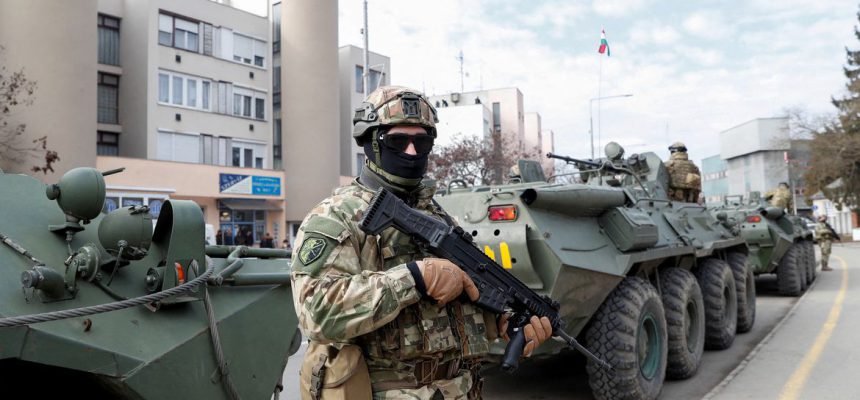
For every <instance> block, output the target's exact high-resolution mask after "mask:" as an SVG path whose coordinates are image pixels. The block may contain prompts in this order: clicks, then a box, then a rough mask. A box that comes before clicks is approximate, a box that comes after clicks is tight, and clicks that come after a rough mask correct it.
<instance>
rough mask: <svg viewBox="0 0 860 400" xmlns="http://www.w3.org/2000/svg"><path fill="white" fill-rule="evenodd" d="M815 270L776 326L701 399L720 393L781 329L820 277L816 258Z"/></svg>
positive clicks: (707, 399) (708, 398) (711, 397)
mask: <svg viewBox="0 0 860 400" xmlns="http://www.w3.org/2000/svg"><path fill="white" fill-rule="evenodd" d="M815 272H816V279H815V280H814V281H813V282H812V284H811V285H809V287H807V288H806V291H805V292H803V295H802V296H800V297H799V298H798V299H797V301H796V302H795V303H794V305H793V306H791V310H789V311H788V312H787V313H786V314H785V315H784V316H783V317H782V319H780V320H779V322H778V323H777V324H776V326H774V327H773V329H771V330H770V332H769V333H768V334H767V336H765V337H764V339H762V340H761V342H759V343H758V344H757V345H756V346H755V347H754V348H753V349H752V351H750V352H749V354H747V356H746V357H744V359H743V361H741V363H740V364H738V366H737V367H735V369H733V370H732V372H729V374H728V375H726V377H725V378H723V380H722V381H720V383H718V384H717V386H714V388H713V389H711V391H709V392H708V393H706V394H705V395H704V396H703V397H702V400H710V399H713V398H714V396H716V395H718V394H720V392H721V391H722V390H723V389H724V388H725V387H726V386H728V384H729V383H731V381H732V380H733V379H735V377H736V376H738V374H740V373H741V372H743V370H744V369H746V367H747V365H749V363H750V361H752V360H753V359H754V358H755V357H756V355H758V353H759V351H761V349H762V348H763V347H764V346H765V345H766V344H768V343H769V342H770V340H771V339H772V338H773V335H774V334H776V332H778V331H779V330H780V329H782V327H783V325H785V323H786V321H788V319H789V318H791V316H792V315H794V313H795V311H797V308H798V307H799V306H800V304H801V303H803V300H804V299H806V295H807V294H809V292H811V291H812V289H813V288H815V285H817V284H818V278H819V277H820V276H819V275H820V273H821V270H820V269H819V265H818V262H817V260H816V264H815Z"/></svg>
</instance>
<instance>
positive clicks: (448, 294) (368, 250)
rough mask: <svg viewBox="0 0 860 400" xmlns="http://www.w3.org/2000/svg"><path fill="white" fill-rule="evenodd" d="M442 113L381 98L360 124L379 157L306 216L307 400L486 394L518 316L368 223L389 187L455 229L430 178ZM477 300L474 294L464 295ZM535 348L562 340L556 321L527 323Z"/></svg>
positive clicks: (300, 290) (296, 280)
mask: <svg viewBox="0 0 860 400" xmlns="http://www.w3.org/2000/svg"><path fill="white" fill-rule="evenodd" d="M436 122H437V119H436V110H435V109H434V108H433V107H432V106H431V105H430V104H429V103H428V102H427V100H426V99H425V98H424V96H423V95H421V94H420V93H418V92H416V91H413V90H410V89H407V88H404V87H398V86H385V87H380V88H379V89H377V90H375V91H374V92H373V93H371V94H370V95H369V96H368V98H367V99H366V100H365V102H364V103H363V104H362V106H361V107H360V108H359V109H357V110H356V112H355V117H354V118H353V125H354V128H353V137H354V138H355V139H356V142H357V143H358V144H359V145H360V146H363V147H364V152H365V154H366V155H367V162H366V163H365V166H364V168H363V170H362V171H361V174H360V175H359V177H358V178H357V179H356V180H355V181H353V182H352V184H350V185H348V186H344V187H341V188H338V189H336V190H335V192H334V195H333V196H331V197H329V198H327V199H325V200H323V201H322V202H321V203H320V204H318V205H317V206H316V207H315V208H314V209H313V210H312V211H311V213H310V214H308V216H307V217H305V219H304V221H303V222H302V225H301V227H300V228H299V233H298V235H297V236H296V249H298V250H296V251H295V253H294V254H293V260H294V261H293V264H292V268H293V276H292V278H293V285H292V289H293V298H294V301H295V308H296V313H297V314H298V317H299V326H300V327H301V328H302V331H303V333H304V334H305V336H306V337H308V338H309V339H310V342H309V345H308V350H307V353H306V354H305V360H304V363H303V364H302V368H301V373H300V378H301V391H302V398H303V399H334V398H338V399H340V398H349V399H369V398H371V396H372V397H373V398H374V399H442V398H445V399H479V398H480V396H481V383H482V381H481V378H480V376H479V374H478V372H479V369H480V365H481V361H482V359H483V357H484V356H485V355H486V354H487V353H488V352H489V346H490V342H491V341H492V340H494V339H495V338H496V337H497V336H498V332H499V331H500V330H501V332H502V333H503V335H502V336H504V332H505V328H506V326H507V318H506V316H502V317H501V318H499V319H498V321H497V316H496V315H492V314H489V313H486V312H484V311H483V310H482V309H480V308H478V307H477V306H475V305H474V304H472V303H471V302H470V301H468V300H469V299H470V300H472V301H474V300H476V299H477V298H478V295H479V293H478V289H477V288H476V287H475V284H474V283H473V282H472V280H471V279H470V278H469V276H468V275H466V273H465V272H463V271H462V270H461V269H460V268H459V267H457V266H456V265H454V264H453V263H451V262H450V261H448V260H445V259H439V258H432V257H431V256H430V255H429V254H425V252H424V251H423V250H422V248H421V247H419V246H417V245H416V243H415V242H413V240H412V239H411V237H409V236H408V235H405V234H403V233H401V232H400V231H398V230H396V229H394V228H389V229H387V230H385V231H383V232H382V234H380V235H378V236H371V235H367V234H366V233H364V232H363V231H362V230H361V229H360V228H359V227H358V223H359V221H360V220H361V218H362V216H363V215H364V212H365V210H366V208H367V207H368V206H369V203H370V200H371V199H372V197H373V194H374V192H375V190H377V189H378V188H380V187H382V188H385V189H387V190H388V191H390V192H392V193H393V194H395V195H396V196H398V197H400V198H401V199H402V200H404V201H405V202H406V203H407V204H408V205H409V206H410V207H412V208H414V209H416V210H420V211H421V212H423V213H425V214H427V215H430V216H433V217H435V218H438V219H440V220H444V221H446V222H448V223H449V224H453V221H452V220H451V218H450V217H449V216H448V215H447V214H446V213H445V212H444V211H443V210H442V209H441V208H439V207H438V205H436V204H435V203H434V202H433V201H432V198H433V194H434V192H435V185H427V186H425V185H423V184H422V183H421V182H422V178H423V176H424V173H425V172H426V168H427V160H428V156H429V154H430V151H431V150H432V147H433V141H434V139H435V137H436V129H435V123H436ZM464 295H465V296H464ZM524 333H525V336H526V338H527V345H526V348H525V350H524V352H523V354H524V355H530V354H531V352H532V351H533V350H534V349H535V348H536V347H537V346H538V345H540V343H541V342H543V341H544V340H546V339H547V338H549V337H550V335H551V334H552V327H551V326H550V322H549V319H547V318H546V317H544V318H541V319H538V318H537V317H533V318H532V320H531V323H530V324H529V325H526V326H525V327H524Z"/></svg>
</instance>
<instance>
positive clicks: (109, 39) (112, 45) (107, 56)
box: [98, 14, 119, 65]
mask: <svg viewBox="0 0 860 400" xmlns="http://www.w3.org/2000/svg"><path fill="white" fill-rule="evenodd" d="M98 25H99V62H100V63H102V64H109V65H119V19H118V18H114V17H109V16H107V15H102V14H99V16H98Z"/></svg>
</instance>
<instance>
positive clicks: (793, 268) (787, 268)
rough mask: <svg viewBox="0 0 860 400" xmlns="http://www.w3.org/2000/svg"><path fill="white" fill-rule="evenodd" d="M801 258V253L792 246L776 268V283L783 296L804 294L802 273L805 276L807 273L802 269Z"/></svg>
mask: <svg viewBox="0 0 860 400" xmlns="http://www.w3.org/2000/svg"><path fill="white" fill-rule="evenodd" d="M799 258H800V251H799V249H798V247H797V246H795V245H793V244H792V245H791V247H789V248H788V251H786V252H785V255H783V256H782V259H781V260H779V265H778V266H777V267H776V283H777V286H778V287H779V294H781V295H783V296H800V294H801V293H803V286H802V284H801V283H800V280H801V273H803V274H805V272H803V271H802V270H801V269H800V262H799V261H800V260H799Z"/></svg>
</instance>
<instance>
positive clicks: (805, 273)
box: [791, 242, 811, 292]
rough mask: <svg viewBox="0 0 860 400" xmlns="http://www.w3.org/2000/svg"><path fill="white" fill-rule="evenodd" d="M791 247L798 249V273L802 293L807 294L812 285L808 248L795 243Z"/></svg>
mask: <svg viewBox="0 0 860 400" xmlns="http://www.w3.org/2000/svg"><path fill="white" fill-rule="evenodd" d="M791 247H796V248H797V273H798V274H800V291H801V292H805V291H806V288H808V287H809V284H810V283H811V282H810V281H809V266H808V265H806V261H807V260H808V259H809V256H808V255H807V254H806V246H804V245H803V242H795V243H794V244H792V245H791Z"/></svg>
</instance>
